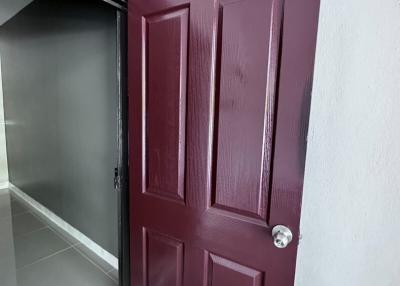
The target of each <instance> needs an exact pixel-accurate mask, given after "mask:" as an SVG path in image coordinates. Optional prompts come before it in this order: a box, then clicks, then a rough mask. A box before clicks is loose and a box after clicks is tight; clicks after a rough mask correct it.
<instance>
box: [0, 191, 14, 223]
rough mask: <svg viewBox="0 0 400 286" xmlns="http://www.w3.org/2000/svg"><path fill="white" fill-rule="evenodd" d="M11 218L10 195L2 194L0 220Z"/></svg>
mask: <svg viewBox="0 0 400 286" xmlns="http://www.w3.org/2000/svg"><path fill="white" fill-rule="evenodd" d="M10 216H11V207H10V195H9V194H8V193H2V194H0V219H1V218H4V217H10Z"/></svg>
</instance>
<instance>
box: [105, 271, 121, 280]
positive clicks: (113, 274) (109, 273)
mask: <svg viewBox="0 0 400 286" xmlns="http://www.w3.org/2000/svg"><path fill="white" fill-rule="evenodd" d="M107 274H108V276H111V278H112V279H113V280H114V281H118V279H119V277H118V270H117V269H113V270H111V271H110V272H108V273H107Z"/></svg>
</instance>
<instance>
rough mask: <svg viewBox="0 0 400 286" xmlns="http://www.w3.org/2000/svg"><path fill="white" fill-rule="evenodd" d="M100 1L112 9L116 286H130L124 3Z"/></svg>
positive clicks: (121, 1)
mask: <svg viewBox="0 0 400 286" xmlns="http://www.w3.org/2000/svg"><path fill="white" fill-rule="evenodd" d="M102 1H103V2H106V3H107V4H110V5H112V6H113V7H115V8H116V21H117V35H116V36H117V86H118V114H117V117H118V119H117V120H118V144H117V146H118V159H117V167H116V168H115V170H114V172H115V177H114V180H115V181H114V188H115V191H116V192H117V193H118V276H119V285H120V286H130V250H129V249H130V248H129V242H130V239H129V233H130V230H129V169H128V158H129V150H128V89H127V72H128V65H127V55H128V54H127V44H128V41H127V39H128V35H127V2H126V1H125V0H102Z"/></svg>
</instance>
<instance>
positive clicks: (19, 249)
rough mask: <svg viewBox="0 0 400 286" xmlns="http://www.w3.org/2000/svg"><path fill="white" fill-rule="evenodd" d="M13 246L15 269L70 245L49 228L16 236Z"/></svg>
mask: <svg viewBox="0 0 400 286" xmlns="http://www.w3.org/2000/svg"><path fill="white" fill-rule="evenodd" d="M14 246H15V261H16V266H17V269H19V268H21V267H23V266H26V265H28V264H31V263H33V262H35V261H37V260H39V259H42V258H44V257H47V256H49V255H51V254H54V253H55V252H58V251H60V250H63V249H66V248H68V247H70V245H69V244H68V243H66V242H65V241H64V240H62V239H61V238H60V237H58V236H57V235H56V234H55V233H54V232H53V231H52V230H51V229H49V228H44V229H41V230H38V231H34V232H30V233H28V234H26V235H20V236H17V237H16V238H15V240H14Z"/></svg>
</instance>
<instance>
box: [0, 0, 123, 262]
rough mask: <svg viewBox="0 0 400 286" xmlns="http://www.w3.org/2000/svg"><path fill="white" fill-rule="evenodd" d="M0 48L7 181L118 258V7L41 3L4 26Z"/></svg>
mask: <svg viewBox="0 0 400 286" xmlns="http://www.w3.org/2000/svg"><path fill="white" fill-rule="evenodd" d="M65 2H68V3H65ZM0 54H1V57H2V71H3V87H4V107H5V120H6V137H7V155H8V164H9V177H10V181H11V182H12V183H13V184H14V185H16V186H17V187H19V188H20V189H22V190H23V191H24V192H26V193H27V194H29V195H30V196H32V197H33V198H34V199H36V200H37V201H39V202H40V203H42V204H43V205H45V206H46V207H48V208H49V209H50V210H52V211H53V212H55V213H56V214H58V215H59V216H60V217H62V218H63V219H64V220H66V221H67V222H69V223H70V224H71V225H73V226H74V227H76V228H77V229H79V230H80V231H82V232H83V233H84V234H86V235H87V236H88V237H90V238H91V239H93V240H94V241H96V242H97V243H98V244H100V245H101V246H103V247H104V248H105V249H107V250H108V251H110V252H111V253H113V254H114V255H116V254H117V249H118V247H117V241H118V237H117V236H118V232H117V195H116V193H114V191H113V168H114V167H115V166H116V158H117V141H116V140H117V139H116V138H117V137H116V136H117V84H116V78H117V77H116V76H117V75H116V20H115V11H114V10H113V9H112V8H110V7H108V6H106V4H103V3H102V2H101V1H90V2H89V1H56V0H36V1H35V2H33V3H32V4H30V5H29V6H27V7H26V8H25V9H23V10H22V11H21V12H20V13H19V14H18V15H17V16H16V17H15V18H13V19H11V20H10V21H9V22H7V23H6V24H5V25H3V26H2V27H1V28H0Z"/></svg>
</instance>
